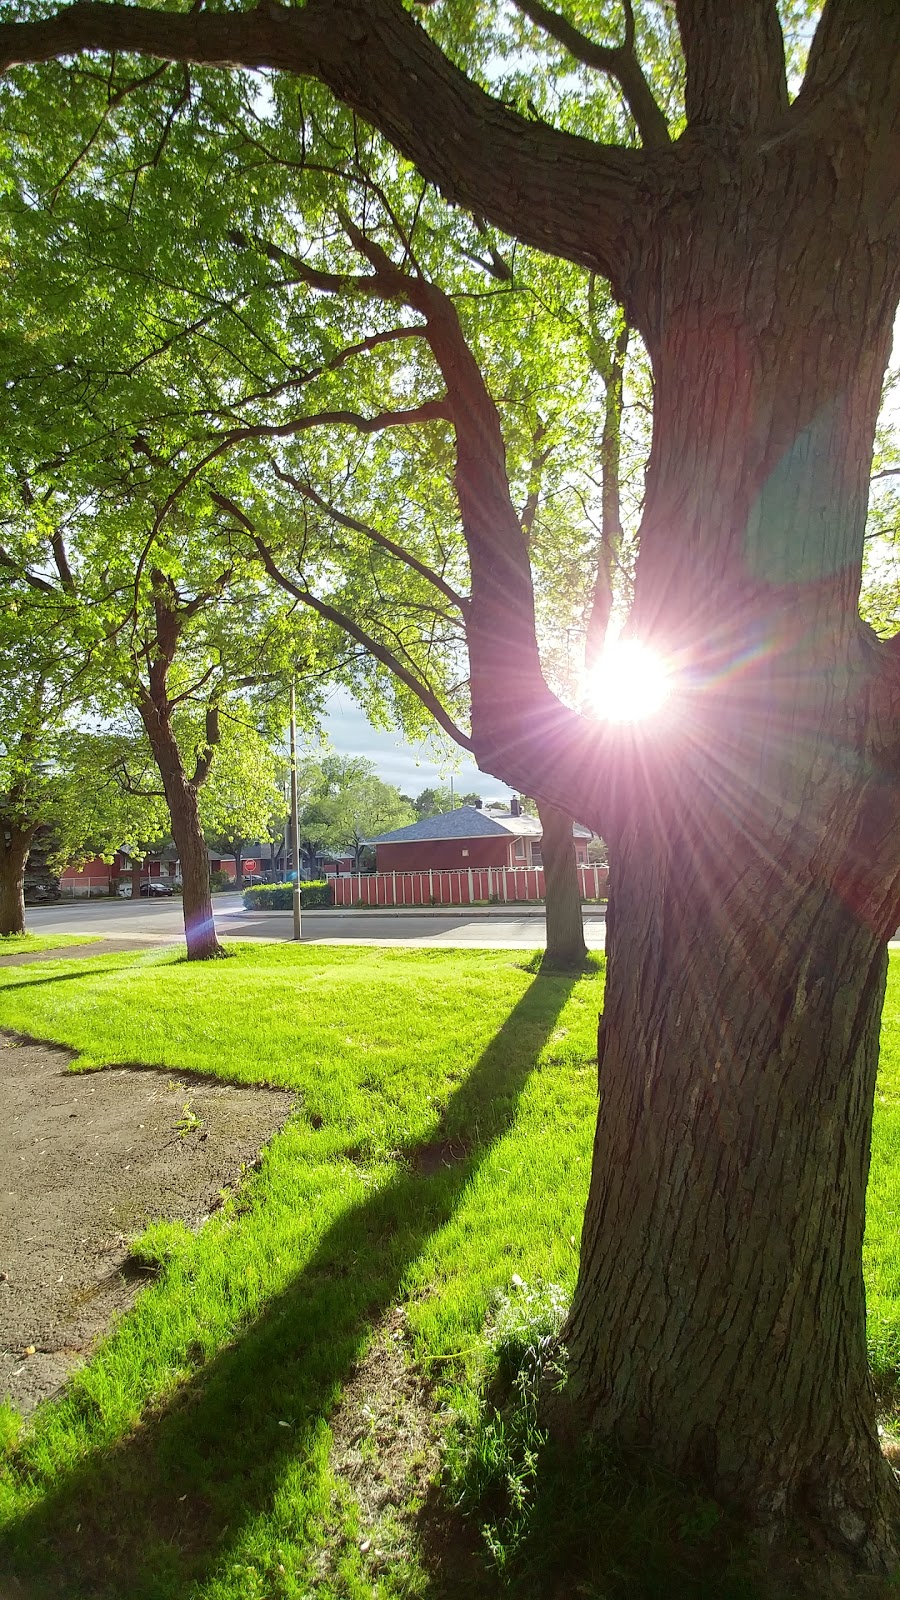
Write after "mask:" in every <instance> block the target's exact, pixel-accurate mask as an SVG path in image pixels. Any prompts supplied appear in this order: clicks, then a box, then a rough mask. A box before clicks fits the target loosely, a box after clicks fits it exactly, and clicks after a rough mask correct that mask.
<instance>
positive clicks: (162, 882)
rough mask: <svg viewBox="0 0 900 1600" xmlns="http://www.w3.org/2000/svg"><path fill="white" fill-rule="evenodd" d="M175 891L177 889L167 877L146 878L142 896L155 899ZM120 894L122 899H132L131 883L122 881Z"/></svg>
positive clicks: (119, 889)
mask: <svg viewBox="0 0 900 1600" xmlns="http://www.w3.org/2000/svg"><path fill="white" fill-rule="evenodd" d="M174 893H175V890H174V888H173V887H172V884H171V883H170V882H169V881H168V879H167V878H144V879H143V881H142V883H141V887H140V894H141V896H142V897H143V898H145V899H149V900H155V899H156V898H157V897H159V896H164V895H173V894H174ZM118 894H119V898H120V899H121V900H130V899H131V884H130V883H120V884H119V888H118Z"/></svg>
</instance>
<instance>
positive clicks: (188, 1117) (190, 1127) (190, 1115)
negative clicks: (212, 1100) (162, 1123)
mask: <svg viewBox="0 0 900 1600" xmlns="http://www.w3.org/2000/svg"><path fill="white" fill-rule="evenodd" d="M202 1127H203V1118H202V1117H198V1115H197V1113H196V1111H193V1110H192V1109H191V1107H190V1106H189V1105H188V1104H187V1103H185V1106H184V1110H183V1111H182V1113H181V1116H180V1117H179V1118H178V1121H177V1122H176V1124H175V1132H176V1133H177V1134H178V1137H179V1138H180V1139H184V1138H186V1136H187V1135H188V1134H189V1133H199V1131H200V1129H201V1128H202Z"/></svg>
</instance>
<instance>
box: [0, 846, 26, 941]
mask: <svg viewBox="0 0 900 1600" xmlns="http://www.w3.org/2000/svg"><path fill="white" fill-rule="evenodd" d="M30 848H31V834H30V833H26V832H23V830H22V829H21V828H16V827H11V828H10V827H7V828H3V827H2V826H0V937H3V936H4V935H7V934H11V933H24V932H25V868H26V866H27V865H28V852H29V850H30Z"/></svg>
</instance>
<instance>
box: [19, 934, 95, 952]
mask: <svg viewBox="0 0 900 1600" xmlns="http://www.w3.org/2000/svg"><path fill="white" fill-rule="evenodd" d="M102 942H103V935H102V934H99V933H4V934H0V956H14V955H18V953H19V951H20V950H21V951H29V950H63V949H64V948H65V946H66V945H70V944H101V943H102Z"/></svg>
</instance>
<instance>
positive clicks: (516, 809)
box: [509, 794, 522, 817]
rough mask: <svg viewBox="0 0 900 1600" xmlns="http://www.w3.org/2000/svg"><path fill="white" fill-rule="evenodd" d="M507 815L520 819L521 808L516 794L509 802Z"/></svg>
mask: <svg viewBox="0 0 900 1600" xmlns="http://www.w3.org/2000/svg"><path fill="white" fill-rule="evenodd" d="M509 814H510V816H511V817H520V816H521V815H522V807H521V806H520V805H519V796H518V795H517V794H514V795H513V797H512V799H511V800H510V802H509Z"/></svg>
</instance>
